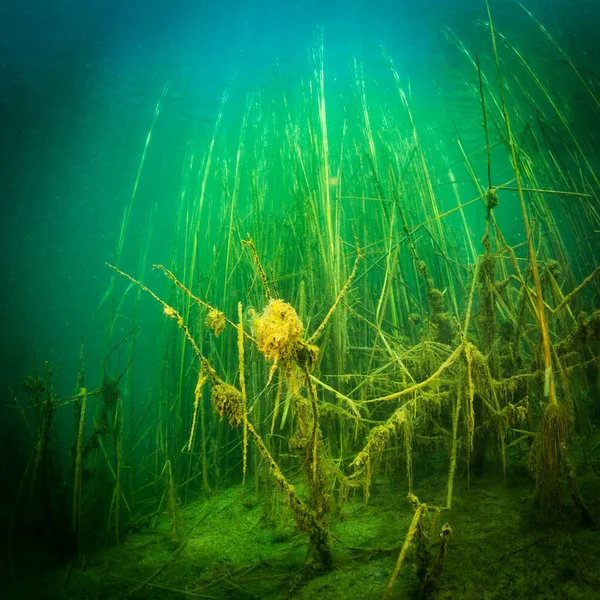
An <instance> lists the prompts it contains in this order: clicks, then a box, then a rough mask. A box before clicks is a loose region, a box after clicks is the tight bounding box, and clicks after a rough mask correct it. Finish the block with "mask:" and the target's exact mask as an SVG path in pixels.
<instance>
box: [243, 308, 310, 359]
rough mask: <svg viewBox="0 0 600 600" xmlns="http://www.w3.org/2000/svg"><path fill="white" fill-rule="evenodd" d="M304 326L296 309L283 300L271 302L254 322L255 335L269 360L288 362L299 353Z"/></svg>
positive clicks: (259, 346)
mask: <svg viewBox="0 0 600 600" xmlns="http://www.w3.org/2000/svg"><path fill="white" fill-rule="evenodd" d="M303 332H304V326H303V325H302V321H301V320H300V317H299V316H298V315H297V313H296V311H295V310H294V308H293V307H292V306H291V305H290V304H288V303H287V302H284V301H283V300H271V301H270V302H269V304H268V305H267V307H266V308H265V310H264V311H263V312H262V314H261V315H259V316H258V317H256V318H255V320H254V334H255V336H256V344H257V346H258V349H259V350H260V352H262V353H263V355H264V356H265V358H266V359H267V360H273V361H275V364H277V363H279V362H284V363H285V362H287V361H288V360H289V359H290V358H292V357H294V356H295V355H296V352H297V348H298V344H299V342H300V336H301V335H302V333H303Z"/></svg>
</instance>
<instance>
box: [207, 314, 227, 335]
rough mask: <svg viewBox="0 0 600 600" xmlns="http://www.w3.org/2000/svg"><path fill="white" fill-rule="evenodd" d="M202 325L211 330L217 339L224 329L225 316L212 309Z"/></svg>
mask: <svg viewBox="0 0 600 600" xmlns="http://www.w3.org/2000/svg"><path fill="white" fill-rule="evenodd" d="M204 324H205V325H206V326H207V327H210V328H211V329H212V330H213V332H214V334H215V337H219V335H221V332H222V331H223V329H225V315H224V314H223V313H222V312H221V311H220V310H218V309H216V308H213V309H211V310H210V311H209V312H208V314H207V315H206V320H205V321H204Z"/></svg>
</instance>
